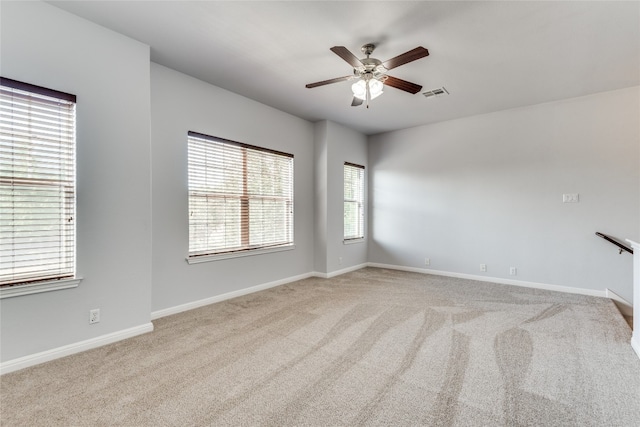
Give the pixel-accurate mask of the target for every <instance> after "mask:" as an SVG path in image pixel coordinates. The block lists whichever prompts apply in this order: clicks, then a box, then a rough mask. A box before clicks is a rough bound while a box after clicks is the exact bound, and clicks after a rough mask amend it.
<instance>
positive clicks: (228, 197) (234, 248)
mask: <svg viewBox="0 0 640 427" xmlns="http://www.w3.org/2000/svg"><path fill="white" fill-rule="evenodd" d="M188 152H189V154H188V163H189V257H190V258H194V257H198V256H202V255H214V254H222V253H228V252H238V251H250V250H255V249H262V248H270V247H279V246H287V245H292V244H293V155H291V154H286V153H281V152H277V151H273V150H268V149H264V148H259V147H254V146H250V145H246V144H241V143H238V142H234V141H229V140H225V139H222V138H216V137H212V136H208V135H203V134H199V133H196V132H189V134H188Z"/></svg>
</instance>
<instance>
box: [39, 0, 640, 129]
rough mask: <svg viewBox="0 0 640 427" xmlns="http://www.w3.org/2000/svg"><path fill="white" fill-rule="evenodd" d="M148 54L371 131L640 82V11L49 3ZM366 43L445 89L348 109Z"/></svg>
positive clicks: (280, 105)
mask: <svg viewBox="0 0 640 427" xmlns="http://www.w3.org/2000/svg"><path fill="white" fill-rule="evenodd" d="M49 3H51V4H53V5H55V6H57V7H60V8H62V9H65V10H67V11H69V12H71V13H74V14H76V15H79V16H81V17H84V18H86V19H88V20H90V21H93V22H95V23H98V24H100V25H103V26H105V27H107V28H110V29H113V30H115V31H117V32H119V33H122V34H125V35H127V36H129V37H132V38H134V39H136V40H139V41H141V42H143V43H145V44H148V45H150V46H151V60H152V61H154V62H156V63H159V64H162V65H165V66H167V67H170V68H173V69H175V70H178V71H181V72H183V73H186V74H189V75H191V76H193V77H196V78H198V79H201V80H204V81H206V82H209V83H211V84H213V85H216V86H219V87H221V88H225V89H227V90H230V91H232V92H235V93H238V94H240V95H244V96H246V97H248V98H251V99H254V100H256V101H259V102H261V103H264V104H267V105H270V106H272V107H274V108H277V109H279V110H282V111H286V112H288V113H291V114H293V115H296V116H299V117H302V118H304V119H308V120H311V121H317V120H322V119H328V120H332V121H335V122H338V123H342V124H345V125H347V126H349V127H351V128H353V129H356V130H359V131H361V132H363V133H365V134H374V133H379V132H383V131H388V130H395V129H400V128H406V127H411V126H417V125H421V124H426V123H433V122H437V121H442V120H449V119H454V118H459V117H464V116H470V115H475V114H483V113H488V112H492V111H498V110H503V109H507V108H513V107H519V106H524V105H531V104H537V103H541V102H547V101H552V100H557V99H562V98H570V97H574V96H581V95H586V94H590V93H595V92H601V91H606V90H613V89H619V88H624V87H629V86H635V85H639V84H640V2H637V1H630V2H611V1H605V2H591V1H583V2H542V1H536V2H516V1H512V2H483V1H473V2H454V1H442V2H438V1H428V2H402V1H376V2H362V1H354V2H346V1H315V2H308V1H278V2H273V1H259V2H245V1H49ZM370 42H373V43H375V44H377V46H378V47H377V49H376V51H375V52H374V54H373V55H372V56H373V57H376V58H378V59H380V60H382V61H385V60H387V59H390V58H392V57H394V56H396V55H399V54H401V53H404V52H406V51H408V50H410V49H413V48H415V47H416V46H419V45H421V46H424V47H426V48H427V49H429V52H430V56H428V57H426V58H423V59H420V60H417V61H415V62H412V63H409V64H406V65H403V66H401V67H398V68H396V69H393V70H391V71H390V72H389V74H390V75H393V76H395V77H398V78H401V79H404V80H409V81H411V82H415V83H417V84H420V85H422V86H423V91H426V90H429V89H434V88H438V87H442V86H444V87H446V89H447V90H448V91H449V92H450V93H451V94H450V95H448V96H444V97H439V98H435V99H434V98H431V99H427V98H425V97H424V96H422V95H421V94H420V93H418V94H416V95H411V94H408V93H406V92H402V91H400V90H397V89H394V88H390V87H387V88H386V89H385V92H384V94H383V95H382V96H380V97H379V98H377V99H375V100H374V101H372V103H371V106H370V108H369V109H366V108H364V106H360V107H351V106H350V104H351V90H350V85H351V82H341V83H336V84H333V85H328V86H322V87H318V88H314V89H306V88H305V84H306V83H312V82H316V81H320V80H326V79H330V78H334V77H340V76H345V75H349V74H350V73H351V72H352V68H351V66H350V65H349V64H347V63H346V62H344V61H343V60H342V59H341V58H340V57H338V56H337V55H335V54H334V53H332V52H331V51H330V50H329V48H330V47H332V46H336V45H339V46H346V47H347V48H348V49H349V50H351V52H353V53H354V54H355V55H356V56H358V57H363V55H362V54H361V52H360V46H362V45H363V44H365V43H370Z"/></svg>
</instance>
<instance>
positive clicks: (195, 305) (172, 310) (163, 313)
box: [151, 273, 315, 320]
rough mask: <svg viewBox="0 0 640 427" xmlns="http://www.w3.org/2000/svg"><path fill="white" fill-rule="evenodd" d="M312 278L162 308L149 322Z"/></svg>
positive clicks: (154, 313)
mask: <svg viewBox="0 0 640 427" xmlns="http://www.w3.org/2000/svg"><path fill="white" fill-rule="evenodd" d="M314 276H315V273H305V274H300V275H298V276H292V277H287V278H285V279H280V280H276V281H273V282H269V283H263V284H261V285H256V286H251V287H249V288H244V289H239V290H237V291H232V292H227V293H225V294H221V295H216V296H213V297H209V298H204V299H201V300H198V301H192V302H188V303H186V304H181V305H176V306H174V307H169V308H163V309H162V310H157V311H152V312H151V320H155V319H159V318H161V317H165V316H171V315H172V314H178V313H182V312H183V311H188V310H193V309H194V308H199V307H204V306H205V305H209V304H214V303H216V302H221V301H226V300H228V299H231V298H237V297H241V296H243V295H248V294H252V293H254V292H259V291H264V290H265V289H269V288H274V287H276V286H281V285H285V284H287V283H291V282H295V281H297V280H302V279H307V278H309V277H314Z"/></svg>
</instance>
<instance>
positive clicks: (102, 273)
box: [0, 1, 151, 361]
mask: <svg viewBox="0 0 640 427" xmlns="http://www.w3.org/2000/svg"><path fill="white" fill-rule="evenodd" d="M0 7H1V8H2V9H1V13H0V19H1V21H0V22H1V25H0V27H1V30H0V31H1V33H0V40H1V42H0V43H1V45H0V66H1V68H0V74H1V75H2V76H3V77H7V78H11V79H15V80H20V81H24V82H27V83H32V84H35V85H39V86H44V87H48V88H51V89H56V90H60V91H63V92H68V93H72V94H75V95H77V183H78V184H77V239H78V240H77V271H78V275H79V276H81V277H83V278H84V280H83V281H82V283H80V285H79V287H77V288H74V289H66V290H60V291H54V292H46V293H41V294H36V295H26V296H20V297H13V298H7V299H3V300H0V310H1V320H2V321H1V327H0V334H1V335H2V346H1V355H0V359H1V360H2V361H6V360H11V359H16V358H19V357H22V356H25V355H30V354H33V353H38V352H42V351H45V350H49V349H52V348H57V347H61V346H64V345H68V344H72V343H76V342H79V341H83V340H88V339H92V338H95V337H97V336H101V335H105V334H109V333H112V332H116V331H120V330H124V329H128V328H134V327H138V326H140V325H144V324H148V323H149V319H150V306H151V275H150V271H151V200H150V194H151V182H150V146H149V145H150V133H149V123H150V120H149V48H148V46H145V45H143V44H140V43H138V42H136V41H133V40H131V39H128V38H126V37H124V36H121V35H119V34H116V33H114V32H111V31H108V30H106V29H104V28H101V27H98V26H96V25H94V24H91V23H89V22H88V21H85V20H83V19H80V18H78V17H75V16H73V15H70V14H68V13H66V12H63V11H61V10H60V9H57V8H55V7H53V6H50V5H48V4H45V3H40V2H6V1H3V2H2V3H1V5H0ZM93 308H100V309H101V322H100V323H97V324H94V325H89V323H88V318H89V310H90V309H93ZM149 326H150V325H149Z"/></svg>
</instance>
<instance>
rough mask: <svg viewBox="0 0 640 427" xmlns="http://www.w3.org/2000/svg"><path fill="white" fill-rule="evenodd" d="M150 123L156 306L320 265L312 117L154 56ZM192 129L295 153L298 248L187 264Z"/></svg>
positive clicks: (188, 300) (155, 308) (163, 307)
mask: <svg viewBox="0 0 640 427" xmlns="http://www.w3.org/2000/svg"><path fill="white" fill-rule="evenodd" d="M151 130H152V140H153V144H152V145H153V148H152V170H153V178H152V182H153V196H152V199H153V301H152V310H153V311H154V312H155V311H159V310H166V309H169V308H172V307H176V306H179V305H182V304H186V303H191V302H194V301H199V300H204V299H209V298H212V297H214V296H218V295H221V294H225V293H229V292H234V291H239V290H241V289H243V288H248V287H251V286H256V285H261V284H264V283H269V282H274V281H278V280H283V279H286V278H289V277H294V276H297V275H301V274H305V273H310V272H311V271H312V270H313V227H314V222H313V215H314V212H313V204H314V200H313V150H314V148H313V132H314V128H313V124H311V123H309V122H307V121H305V120H302V119H299V118H297V117H294V116H291V115H289V114H286V113H283V112H281V111H278V110H275V109H273V108H270V107H267V106H265V105H263V104H259V103H257V102H255V101H252V100H250V99H248V98H244V97H241V96H239V95H236V94H233V93H231V92H228V91H225V90H223V89H220V88H217V87H215V86H212V85H209V84H207V83H204V82H202V81H200V80H196V79H194V78H191V77H188V76H186V75H184V74H181V73H178V72H176V71H173V70H171V69H169V68H166V67H163V66H160V65H157V64H151ZM188 131H195V132H200V133H204V134H207V135H212V136H217V137H221V138H226V139H231V140H234V141H239V142H243V143H246V144H251V145H256V146H260V147H265V148H270V149H274V150H278V151H283V152H286V153H291V154H293V155H294V203H295V206H294V215H295V217H294V223H295V229H294V240H295V249H294V250H291V251H284V252H275V253H269V254H262V255H254V256H247V257H241V258H233V259H228V260H218V261H213V262H206V263H201V264H192V265H189V264H187V262H186V261H185V258H186V257H187V254H188V243H189V225H188V193H187V189H188V183H187V132H188Z"/></svg>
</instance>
